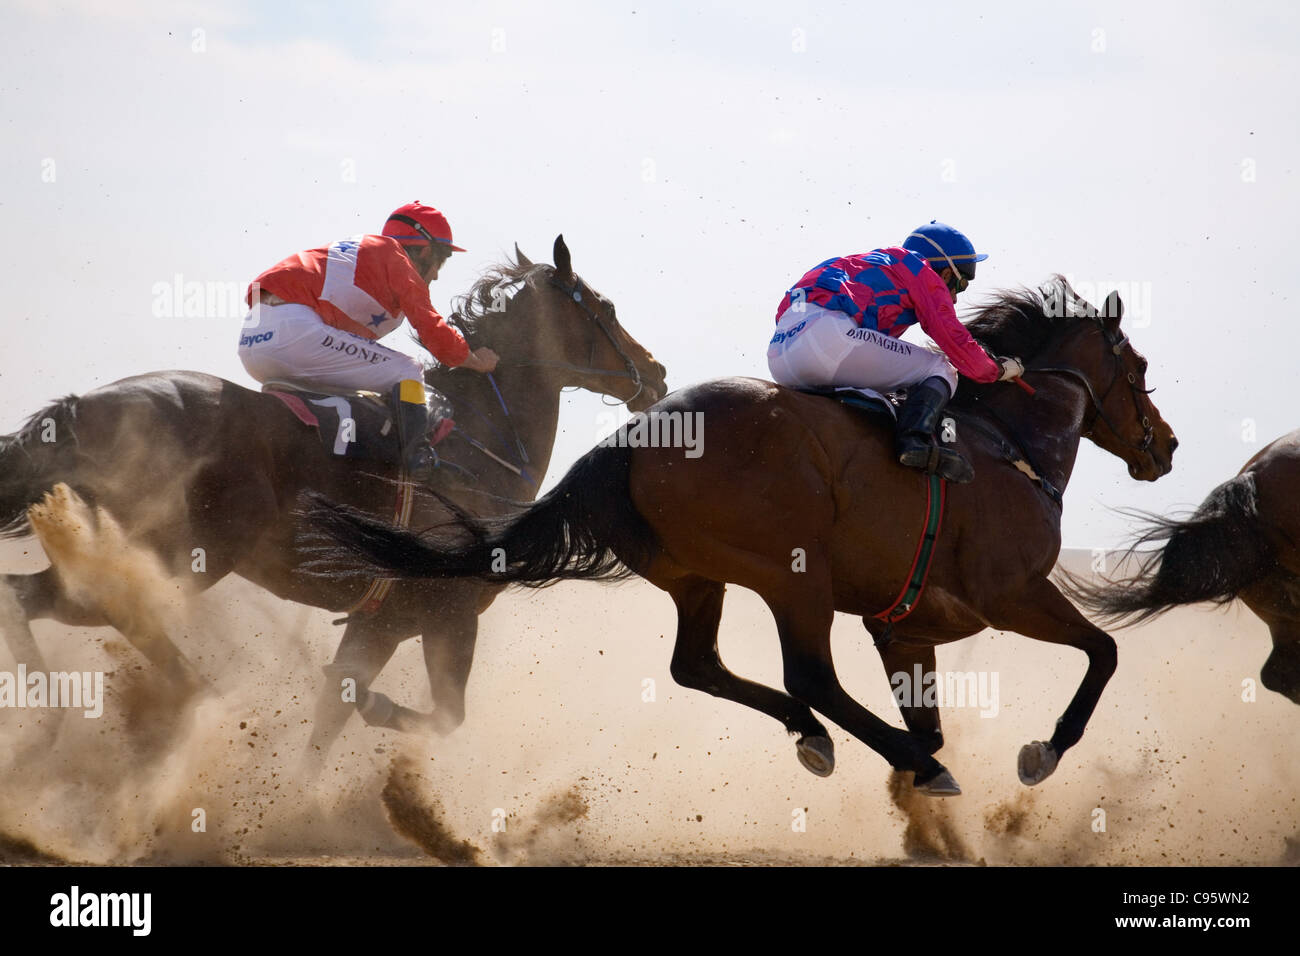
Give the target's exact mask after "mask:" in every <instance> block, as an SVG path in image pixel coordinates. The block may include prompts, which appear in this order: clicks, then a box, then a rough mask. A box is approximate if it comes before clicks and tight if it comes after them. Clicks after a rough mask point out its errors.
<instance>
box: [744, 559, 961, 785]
mask: <svg viewBox="0 0 1300 956" xmlns="http://www.w3.org/2000/svg"><path fill="white" fill-rule="evenodd" d="M809 564H810V565H811V564H812V561H811V559H810V561H809ZM804 585H805V586H804V587H803V588H800V589H799V590H798V591H795V592H792V593H790V594H784V595H780V596H770V595H764V600H766V601H767V604H768V607H769V608H770V609H771V611H772V615H773V616H774V617H775V618H776V624H777V630H778V632H779V633H780V636H781V657H782V663H783V665H784V671H785V686H786V689H787V690H788V691H789V692H790V693H791V695H792V696H794V697H795V698H797V699H799V700H801V701H803V702H804V703H806V704H807V705H808V706H809V707H811V708H812V709H813V710H816V711H818V712H819V713H822V714H825V715H826V716H827V717H829V718H830V719H831V720H833V721H835V723H837V724H839V725H840V726H841V727H843V728H844V729H845V730H847V731H848V732H849V733H851V734H853V736H855V737H857V738H858V739H859V740H861V741H862V742H863V743H864V744H866V745H867V746H868V747H870V748H871V749H872V750H874V751H875V752H876V753H878V754H880V755H881V756H882V757H884V758H885V759H886V760H887V761H889V765H890V766H891V767H893V768H894V769H895V770H911V771H913V772H914V773H915V777H914V778H913V784H912V785H913V786H914V787H916V789H917V790H920V791H922V792H923V793H928V794H930V795H932V796H951V795H955V794H959V793H961V789H960V788H959V787H958V786H957V781H955V780H954V779H953V777H952V774H950V773H949V772H948V771H947V770H946V769H945V768H944V766H943V764H941V763H939V761H937V760H935V759H934V757H932V756H931V755H930V754H929V753H927V752H926V748H925V746H924V745H923V744H922V742H921V741H920V740H919V739H917V738H916V737H913V736H912V735H911V734H910V733H908V732H907V731H906V730H900V729H899V728H897V727H891V726H889V724H887V723H885V722H884V721H883V720H881V719H880V718H879V717H877V716H876V715H875V714H873V713H871V711H869V710H867V708H865V707H863V706H862V705H861V704H859V703H858V702H857V701H856V700H854V699H853V698H852V697H851V696H850V695H849V693H848V692H847V691H846V690H845V689H844V688H843V687H842V686H841V685H840V682H839V678H838V677H836V675H835V665H834V663H833V662H832V659H831V622H832V621H833V620H834V617H835V610H834V606H833V604H832V601H831V586H830V581H829V580H827V581H823V582H816V581H806V582H804Z"/></svg>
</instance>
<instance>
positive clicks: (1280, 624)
mask: <svg viewBox="0 0 1300 956" xmlns="http://www.w3.org/2000/svg"><path fill="white" fill-rule="evenodd" d="M1268 629H1269V633H1271V634H1272V635H1273V650H1272V652H1271V653H1270V654H1269V655H1268V660H1266V661H1265V662H1264V668H1263V670H1261V671H1260V672H1259V679H1260V683H1262V684H1263V685H1264V686H1265V687H1266V688H1268V689H1269V690H1271V691H1275V692H1277V693H1279V694H1281V695H1282V696H1283V697H1286V698H1288V699H1290V700H1291V701H1293V702H1295V703H1297V704H1300V621H1293V620H1273V621H1270V622H1269V627H1268Z"/></svg>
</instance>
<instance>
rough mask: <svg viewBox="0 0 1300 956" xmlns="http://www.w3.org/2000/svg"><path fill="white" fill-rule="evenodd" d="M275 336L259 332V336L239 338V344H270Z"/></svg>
mask: <svg viewBox="0 0 1300 956" xmlns="http://www.w3.org/2000/svg"><path fill="white" fill-rule="evenodd" d="M273 335H275V333H274V332H259V333H258V334H257V335H241V336H240V337H239V344H240V345H241V346H243V345H256V344H257V343H258V342H269V341H271V336H273Z"/></svg>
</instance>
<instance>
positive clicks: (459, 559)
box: [305, 446, 658, 587]
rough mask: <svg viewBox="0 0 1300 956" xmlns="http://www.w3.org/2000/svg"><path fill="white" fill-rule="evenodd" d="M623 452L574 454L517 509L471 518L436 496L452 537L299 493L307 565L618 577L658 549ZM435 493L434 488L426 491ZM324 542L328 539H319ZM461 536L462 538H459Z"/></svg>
mask: <svg viewBox="0 0 1300 956" xmlns="http://www.w3.org/2000/svg"><path fill="white" fill-rule="evenodd" d="M631 454H632V450H631V449H629V448H619V447H617V446H600V447H597V448H595V449H593V450H592V451H590V452H588V453H587V454H586V455H584V456H583V457H582V458H580V459H579V460H578V461H577V463H576V464H574V466H573V467H572V468H570V469H569V472H568V474H566V475H565V476H564V478H563V479H562V480H561V481H560V483H559V484H558V485H556V486H555V488H553V489H552V490H551V491H550V492H548V493H547V494H546V495H545V496H543V497H542V498H541V499H539V500H538V501H537V502H536V503H534V504H532V505H531V506H529V507H527V508H526V510H524V511H522V512H520V513H517V514H514V515H510V516H506V517H501V518H476V517H474V516H471V515H469V514H468V513H466V512H465V511H464V510H462V509H460V508H459V507H457V506H456V505H454V504H452V503H451V502H450V501H448V500H447V499H446V498H445V497H444V496H442V495H438V497H439V498H441V499H442V501H443V503H444V504H445V505H447V507H448V508H449V509H451V511H452V512H453V514H455V516H456V517H455V519H454V521H453V522H452V524H453V526H455V529H456V531H457V534H456V537H457V538H458V539H459V540H449V538H450V536H449V535H447V534H446V533H445V532H444V531H441V530H440V529H434V530H433V531H430V532H426V533H424V534H418V533H414V532H409V531H402V530H399V529H397V528H394V527H393V526H392V525H390V524H388V523H387V522H384V521H381V520H378V519H376V518H373V517H371V516H369V515H366V514H364V513H362V512H360V511H358V510H356V509H354V508H350V507H347V506H344V505H338V504H334V503H333V502H330V501H329V500H328V499H326V498H324V497H323V496H321V495H318V494H314V493H312V494H309V495H308V496H307V497H308V499H309V500H310V502H311V506H310V507H309V508H307V509H306V511H305V517H306V519H307V522H308V525H309V526H310V527H311V528H312V529H314V533H313V532H312V531H309V532H308V533H307V536H306V550H307V551H308V552H310V553H311V554H312V556H313V557H312V559H311V560H310V562H309V566H310V567H311V568H313V569H315V571H316V573H320V574H323V575H325V576H333V577H345V576H350V575H353V574H355V573H357V571H358V570H359V569H358V567H357V564H358V563H360V564H361V565H363V566H364V567H365V568H366V569H367V570H371V571H375V572H379V573H381V574H385V575H393V576H397V577H406V578H459V577H483V578H486V579H489V580H492V581H501V582H508V583H512V584H519V585H523V586H525V587H547V586H549V585H552V584H555V583H557V582H558V581H562V580H565V579H583V580H596V581H619V580H624V579H626V578H629V577H632V576H634V575H636V574H637V573H639V572H641V571H643V570H644V569H645V568H646V567H647V566H648V565H649V562H650V561H651V559H652V558H653V556H654V554H655V552H656V551H657V549H658V542H657V540H656V538H655V534H654V532H653V531H652V530H651V528H650V526H649V525H648V524H647V523H646V521H645V519H644V518H643V517H642V516H641V514H640V513H639V512H638V511H637V510H636V508H635V507H634V505H633V504H632V498H631V495H630V492H629V485H628V473H629V469H630V465H631ZM435 494H436V492H435ZM322 536H323V537H324V538H325V539H329V540H332V541H333V542H335V543H334V544H333V545H329V544H324V543H322V541H321V539H322ZM467 537H468V541H466V538H467Z"/></svg>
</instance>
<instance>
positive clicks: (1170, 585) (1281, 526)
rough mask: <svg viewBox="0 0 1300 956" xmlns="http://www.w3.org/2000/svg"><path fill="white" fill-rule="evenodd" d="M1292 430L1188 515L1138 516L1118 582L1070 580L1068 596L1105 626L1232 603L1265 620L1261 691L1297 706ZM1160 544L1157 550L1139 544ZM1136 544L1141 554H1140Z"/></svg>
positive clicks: (1299, 465) (1298, 547) (1296, 453)
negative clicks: (1131, 563)
mask: <svg viewBox="0 0 1300 956" xmlns="http://www.w3.org/2000/svg"><path fill="white" fill-rule="evenodd" d="M1296 488H1300V431H1293V432H1291V433H1290V434H1287V435H1283V436H1282V437H1281V438H1278V439H1277V440H1276V441H1274V442H1272V443H1271V444H1269V445H1267V446H1266V447H1264V448H1263V449H1262V450H1261V451H1260V452H1259V453H1258V454H1256V455H1255V456H1254V457H1253V458H1251V459H1250V461H1248V462H1246V464H1245V465H1243V466H1242V469H1241V471H1240V472H1238V473H1237V475H1236V476H1235V477H1233V478H1230V479H1228V480H1227V481H1225V482H1224V483H1223V484H1221V485H1219V486H1218V487H1217V488H1215V489H1214V490H1213V491H1211V492H1210V493H1209V495H1208V496H1206V498H1205V500H1204V501H1203V502H1202V503H1201V505H1200V507H1199V508H1197V509H1196V511H1195V512H1194V513H1193V514H1192V515H1191V516H1189V517H1186V518H1168V517H1164V516H1161V515H1152V514H1142V513H1140V512H1139V513H1137V517H1139V518H1141V519H1144V520H1145V522H1146V526H1145V528H1143V529H1142V530H1141V531H1140V532H1139V533H1138V534H1137V536H1136V539H1135V541H1134V543H1133V545H1132V547H1131V548H1130V551H1129V556H1130V557H1133V556H1136V557H1137V558H1138V562H1139V563H1138V567H1137V570H1136V573H1134V574H1133V576H1132V577H1130V578H1129V579H1127V580H1122V581H1109V582H1102V583H1100V584H1088V583H1084V582H1081V581H1079V580H1077V579H1072V580H1070V582H1069V584H1068V585H1067V588H1066V590H1067V593H1069V594H1070V596H1071V597H1072V598H1073V599H1074V600H1076V601H1077V602H1078V603H1079V604H1080V605H1082V606H1083V607H1085V608H1087V609H1088V610H1090V611H1094V612H1096V613H1097V614H1098V615H1099V616H1100V617H1101V619H1102V620H1103V621H1104V622H1107V623H1126V624H1136V623H1139V622H1141V621H1145V620H1147V619H1149V618H1152V617H1156V616H1157V615H1160V614H1163V613H1164V612H1165V611H1168V610H1171V609H1173V608H1175V607H1178V606H1180V605H1185V604H1199V603H1202V602H1207V603H1212V604H1220V605H1224V604H1228V603H1229V602H1231V601H1234V600H1240V601H1241V602H1242V603H1243V604H1245V605H1246V607H1248V608H1250V609H1251V611H1253V612H1254V613H1255V615H1256V616H1257V617H1259V619H1260V620H1262V621H1263V622H1264V623H1265V624H1267V625H1268V629H1269V632H1270V634H1271V635H1272V638H1273V650H1272V652H1271V653H1270V654H1269V656H1268V659H1267V660H1266V661H1265V662H1264V667H1263V669H1262V670H1261V671H1260V675H1259V676H1260V681H1261V683H1263V685H1264V686H1265V687H1266V688H1268V689H1269V690H1272V691H1276V692H1277V693H1279V694H1281V695H1283V696H1284V697H1287V698H1288V699H1290V700H1292V701H1294V702H1295V703H1297V704H1300V506H1297V504H1296V494H1295V492H1296ZM1157 542H1159V543H1161V546H1160V547H1158V548H1150V549H1148V548H1145V547H1144V546H1145V545H1150V544H1154V543H1157ZM1139 549H1141V550H1139Z"/></svg>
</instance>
